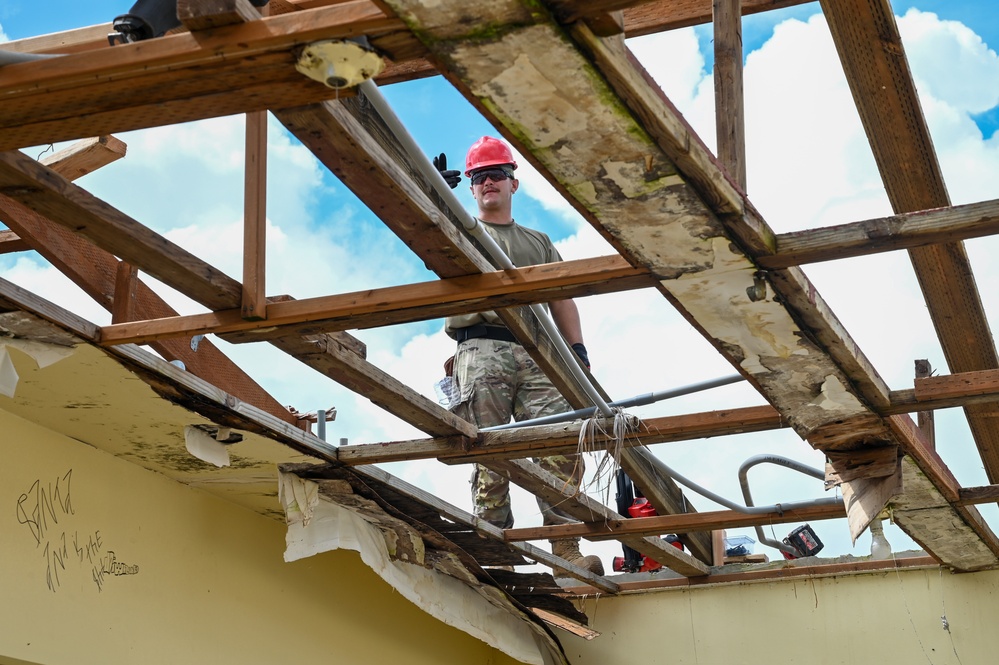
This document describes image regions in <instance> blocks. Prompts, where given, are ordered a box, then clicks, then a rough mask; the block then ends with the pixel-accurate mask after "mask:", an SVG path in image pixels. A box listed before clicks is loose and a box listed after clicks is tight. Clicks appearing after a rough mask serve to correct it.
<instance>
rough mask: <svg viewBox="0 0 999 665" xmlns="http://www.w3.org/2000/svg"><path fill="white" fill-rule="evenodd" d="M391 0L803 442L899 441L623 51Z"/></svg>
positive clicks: (809, 300)
mask: <svg viewBox="0 0 999 665" xmlns="http://www.w3.org/2000/svg"><path fill="white" fill-rule="evenodd" d="M388 3H389V4H390V5H391V6H392V7H393V8H394V9H395V10H396V12H397V13H398V14H399V16H400V17H402V18H403V19H404V20H405V21H406V22H407V24H409V25H410V26H412V27H413V28H414V32H416V34H418V35H419V36H420V38H421V40H423V41H424V43H425V44H426V45H427V47H428V48H430V49H431V51H432V52H433V55H434V56H435V58H436V59H437V61H438V62H440V63H441V65H442V66H443V67H446V68H447V70H448V71H447V73H446V74H445V75H446V76H448V78H449V79H450V80H451V81H452V82H453V83H454V84H455V85H456V87H457V88H458V89H459V90H460V91H461V92H462V93H463V94H464V95H465V96H466V98H468V99H469V100H471V101H472V102H473V103H475V104H476V105H477V106H478V107H479V108H480V109H481V110H482V111H483V112H484V113H485V114H486V115H487V116H488V117H489V118H490V119H491V120H492V121H493V122H494V123H495V124H496V125H497V126H498V127H501V128H503V131H504V133H505V135H506V136H507V137H508V138H510V139H511V140H512V141H514V142H516V143H517V144H518V146H520V147H521V148H522V152H524V153H525V154H527V155H529V158H530V159H531V160H532V162H534V163H535V165H536V166H538V167H539V168H540V169H541V171H542V172H543V173H545V174H546V175H547V176H548V177H549V178H550V179H551V180H553V181H555V182H557V183H558V184H559V187H560V189H561V190H562V191H563V192H564V193H566V194H567V195H568V197H569V198H570V199H571V200H572V202H573V203H574V205H575V206H576V207H577V209H579V210H581V211H583V212H584V214H585V215H586V216H587V218H588V219H589V220H590V221H591V223H593V224H594V226H595V227H596V228H597V229H598V230H600V231H601V232H602V233H603V234H604V235H605V237H608V238H609V240H610V241H611V242H612V243H613V244H614V245H615V247H617V248H618V249H619V251H621V252H622V253H623V254H624V255H625V256H626V258H628V259H629V261H631V262H633V263H634V264H635V265H644V266H646V267H648V268H649V270H650V271H651V272H653V274H655V275H657V276H658V277H660V279H661V287H660V288H661V290H662V291H663V293H664V294H665V295H666V296H667V297H668V298H669V299H670V300H671V301H672V302H673V303H674V304H676V305H677V306H678V307H680V309H681V312H683V313H684V315H685V316H686V317H687V319H688V320H689V321H691V323H693V324H694V325H695V326H696V327H698V329H700V330H701V331H702V333H703V334H704V335H705V336H706V338H707V339H708V340H709V341H710V342H711V343H712V344H714V345H715V347H716V348H717V349H718V350H719V351H720V352H721V353H722V354H723V355H724V356H725V357H727V358H729V359H730V360H731V361H732V362H733V363H734V364H736V365H737V366H738V367H739V368H740V370H741V371H742V372H744V373H745V374H746V375H747V376H748V377H749V378H750V380H751V381H753V383H754V384H755V385H757V386H758V387H759V388H760V389H761V390H762V392H763V393H764V394H765V395H766V397H767V399H768V401H770V402H771V404H773V405H774V406H775V407H776V408H777V409H778V411H780V412H781V414H782V415H784V417H785V418H787V419H788V421H789V422H790V424H791V426H792V427H794V429H795V430H796V431H797V432H798V433H799V434H800V435H801V436H803V437H804V438H806V439H807V440H808V441H809V443H811V444H812V445H813V446H814V447H816V448H818V449H821V450H852V449H860V448H867V447H881V446H890V445H894V443H895V438H896V436H898V435H897V434H896V433H895V432H892V431H890V428H889V427H888V425H887V424H886V423H885V421H884V420H883V419H882V418H881V417H880V415H878V413H877V412H876V411H875V410H874V409H873V408H872V406H871V404H872V403H873V404H874V406H879V405H881V404H884V405H887V404H888V390H887V386H885V385H884V382H883V381H882V380H881V379H880V377H878V376H877V374H876V372H874V370H873V368H872V367H871V365H870V363H869V362H868V361H867V359H866V358H865V357H864V356H863V354H862V353H860V351H859V350H858V349H857V346H856V344H855V343H854V342H853V341H852V340H851V339H850V338H849V335H847V334H846V332H845V330H844V329H843V327H842V325H841V324H840V323H839V322H838V321H837V320H836V319H835V317H834V316H832V313H831V311H829V309H828V307H827V306H826V305H825V303H824V302H823V301H822V300H821V298H820V297H819V296H818V294H817V293H815V289H814V287H813V286H812V285H811V284H810V283H809V282H808V280H807V279H806V278H805V276H804V274H803V273H801V271H800V270H797V269H793V268H789V269H786V270H781V271H775V272H776V273H778V274H763V273H760V272H759V271H758V268H757V266H756V264H755V262H754V259H755V258H757V257H759V256H766V255H770V254H773V253H774V249H775V242H774V236H773V233H772V231H770V229H769V227H767V225H766V223H765V222H764V220H763V219H762V218H760V216H759V214H758V213H757V212H756V211H755V210H753V209H752V206H751V205H750V204H749V203H748V202H747V201H746V200H745V197H744V195H743V194H742V193H740V192H739V191H738V188H737V187H734V186H733V185H732V183H731V182H729V181H728V180H727V178H726V177H725V174H724V172H723V171H722V170H721V169H719V168H718V165H717V163H716V162H715V160H714V158H713V157H712V156H711V154H710V153H709V152H708V151H707V150H706V149H705V148H704V146H703V144H702V143H701V142H700V141H699V140H698V139H697V137H696V135H694V134H693V132H692V130H690V128H689V126H687V124H686V123H685V122H684V120H683V119H682V117H681V116H679V114H678V113H677V112H676V110H675V109H674V108H673V107H672V106H671V105H670V104H669V103H668V101H667V100H665V98H664V97H663V96H662V93H661V91H659V90H658V89H657V88H656V87H655V86H653V85H651V84H650V81H649V80H648V79H647V78H646V77H645V76H644V74H643V72H641V71H639V70H637V69H636V66H637V63H636V62H635V61H634V58H633V57H632V56H630V54H628V53H627V51H626V49H624V48H623V47H622V46H621V45H620V44H619V43H617V42H616V41H615V40H601V39H599V38H597V37H595V36H593V35H592V33H590V32H589V31H588V29H587V28H586V27H585V25H582V24H579V23H577V24H575V25H574V26H573V27H572V29H571V31H570V35H569V36H568V37H567V36H566V34H565V32H564V31H563V30H562V29H561V28H560V27H559V26H556V25H553V24H551V23H550V22H548V19H547V17H545V16H543V15H541V14H532V13H530V12H528V11H526V10H525V9H524V8H523V7H522V6H521V5H519V4H518V3H516V2H513V1H512V0H509V1H507V2H503V1H499V2H493V3H490V4H489V5H488V6H479V5H476V6H474V7H469V6H468V5H467V4H465V3H459V2H457V0H442V1H441V2H439V3H436V4H435V6H434V7H433V9H432V10H431V9H428V8H427V7H425V6H423V5H422V4H421V3H419V2H417V0H388ZM458 17H463V19H465V20H463V21H459V20H457V19H458ZM504 22H505V25H504ZM482 23H487V24H489V25H492V26H495V27H497V28H498V26H500V25H504V29H502V30H500V29H496V30H494V32H493V33H492V34H491V36H490V37H489V38H482V37H481V34H479V33H476V37H477V38H476V39H469V37H471V35H470V34H468V29H467V26H470V25H480V24H482ZM861 382H863V384H864V385H862V386H861V390H860V391H858V390H857V388H856V387H855V386H857V385H858V384H859V383H861ZM858 393H859V394H858ZM921 463H925V460H922V461H921ZM914 466H915V465H914ZM944 503H946V502H944ZM947 508H948V509H949V510H950V513H949V514H950V515H951V516H952V517H953V518H954V521H955V522H956V523H959V524H961V525H963V527H959V528H955V529H954V530H952V532H951V535H954V536H955V537H956V538H957V539H958V540H960V541H967V544H968V545H969V547H972V546H974V547H976V548H985V549H986V550H989V551H991V549H992V548H997V547H999V543H997V541H996V539H995V535H994V534H992V533H991V532H988V531H985V530H981V529H980V528H979V526H978V525H977V524H972V523H971V522H970V521H969V518H968V516H967V514H965V513H961V512H960V511H956V510H954V509H953V508H950V507H949V506H948V507H947ZM962 510H965V509H962ZM967 510H970V508H969V509H967ZM971 521H973V520H971ZM914 524H915V522H914ZM917 528H918V527H917ZM854 535H855V536H856V535H857V532H856V531H854ZM923 535H924V536H925V540H927V541H928V540H932V538H931V536H933V535H934V534H930V533H927V534H923ZM959 551H960V548H959V547H957V548H948V550H947V557H948V565H953V566H954V567H956V568H963V567H965V566H979V565H980V560H979V559H977V558H975V557H968V558H962V557H961V556H960V554H959ZM993 559H994V560H997V561H999V558H997V557H995V555H994V554H993Z"/></svg>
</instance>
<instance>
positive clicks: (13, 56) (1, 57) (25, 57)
mask: <svg viewBox="0 0 999 665" xmlns="http://www.w3.org/2000/svg"><path fill="white" fill-rule="evenodd" d="M58 57H59V55H58V54H51V53H18V52H17V51H0V67H4V66H6V65H16V64H19V63H22V62H31V61H32V60H45V59H47V58H58Z"/></svg>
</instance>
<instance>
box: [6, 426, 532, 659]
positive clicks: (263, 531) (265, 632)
mask: <svg viewBox="0 0 999 665" xmlns="http://www.w3.org/2000/svg"><path fill="white" fill-rule="evenodd" d="M67 414H68V417H72V415H71V413H70V412H69V411H67ZM0 460H2V461H0V663H4V664H7V663H18V662H19V661H25V662H28V663H44V664H45V665H49V664H51V665H62V664H66V665H69V664H72V665H86V664H88V663H101V664H102V665H109V664H110V665H113V664H118V663H129V664H132V663H143V664H144V665H145V664H155V663H170V664H171V665H176V664H177V663H213V664H224V663H241V664H242V663H268V664H272V663H283V662H296V663H338V664H345V665H347V664H352V663H358V664H360V663H364V664H371V663H389V662H394V663H406V664H407V665H411V664H416V665H418V664H421V663H426V664H428V665H430V664H434V665H437V664H440V663H444V664H447V663H462V664H475V663H482V664H490V665H493V664H495V665H504V664H507V663H513V662H514V661H513V660H512V659H510V658H509V657H508V656H505V655H504V654H502V653H500V652H498V651H496V650H494V649H492V648H491V647H488V646H487V645H485V644H484V643H482V642H480V641H479V640H476V639H474V638H472V637H469V636H468V635H466V634H464V633H462V632H460V631H458V630H455V629H453V628H450V627H448V626H446V625H444V624H442V623H440V622H438V621H437V620H435V619H433V618H431V617H430V616H429V615H427V614H425V613H424V612H422V611H421V610H419V609H418V608H416V607H415V606H414V605H412V604H410V603H409V602H408V601H406V600H405V599H403V598H402V597H401V596H400V595H398V594H397V593H395V592H394V591H393V590H392V589H391V588H390V587H389V586H388V585H386V584H385V583H384V582H383V581H382V580H381V579H380V578H379V577H377V576H376V575H375V574H374V573H372V572H371V570H370V569H368V568H367V567H366V566H365V565H364V564H363V563H361V561H360V558H359V557H358V555H357V554H356V553H354V552H330V553H326V554H321V555H319V556H315V557H312V558H310V559H307V560H303V561H298V562H293V563H284V561H283V559H282V554H283V551H284V526H283V525H282V524H280V523H278V522H276V521H274V520H270V519H267V518H264V517H261V516H260V515H257V514H255V513H252V512H250V511H248V510H246V509H243V508H240V507H238V506H235V505H233V504H230V503H227V502H225V501H223V500H221V499H218V498H216V497H213V496H211V495H210V494H208V493H206V492H202V491H199V490H195V489H191V488H189V487H187V486H184V485H181V484H178V483H176V482H174V481H172V480H170V479H168V478H166V477H164V476H161V475H159V474H155V473H152V472H149V471H146V470H144V469H141V468H139V467H137V466H135V465H133V464H130V463H127V462H124V461H122V460H119V459H117V458H115V457H113V456H111V455H108V454H107V453H104V452H101V451H98V450H96V449H94V448H91V447H89V446H86V445H84V444H81V443H79V442H76V441H73V440H70V439H67V438H65V437H63V436H61V435H58V434H55V433H53V432H51V431H50V430H47V429H42V428H39V427H38V426H36V425H34V424H32V423H30V422H28V421H25V420H22V419H20V418H18V417H16V416H13V415H11V414H9V413H7V412H5V411H3V410H0ZM276 475H277V472H276V470H275V490H276V488H277V477H276Z"/></svg>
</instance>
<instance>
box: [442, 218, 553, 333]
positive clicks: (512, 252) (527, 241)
mask: <svg viewBox="0 0 999 665" xmlns="http://www.w3.org/2000/svg"><path fill="white" fill-rule="evenodd" d="M479 222H480V223H481V224H482V227H483V228H484V229H485V230H486V231H487V232H488V233H489V235H491V236H492V237H493V238H494V239H495V240H496V243H497V244H498V245H499V246H500V247H502V248H503V251H504V252H506V255H507V256H509V257H510V261H511V262H512V263H513V265H515V266H517V267H518V268H523V267H524V266H534V265H538V264H539V263H554V262H556V261H561V260H562V257H561V256H559V253H558V250H557V249H555V245H554V244H552V241H551V238H549V237H548V235H547V234H545V233H543V232H541V231H536V230H534V229H529V228H527V227H526V226H521V225H520V224H517V223H516V222H513V223H512V224H490V223H489V222H483V221H482V220H479ZM479 323H485V324H488V325H491V326H492V325H496V326H501V325H503V322H502V321H500V318H499V317H498V316H497V315H496V312H492V311H489V312H475V313H472V314H460V315H458V316H449V317H448V318H447V319H446V320H445V322H444V332H446V333H447V334H448V335H449V336H451V337H452V338H453V337H455V332H454V331H455V330H457V329H459V328H467V327H468V326H474V325H476V324H479Z"/></svg>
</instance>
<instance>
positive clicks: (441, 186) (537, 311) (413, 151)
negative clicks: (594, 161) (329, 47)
mask: <svg viewBox="0 0 999 665" xmlns="http://www.w3.org/2000/svg"><path fill="white" fill-rule="evenodd" d="M357 87H358V89H359V90H360V91H361V92H362V93H364V96H365V97H367V99H368V101H369V102H371V105H372V106H374V107H375V110H376V111H377V112H378V114H379V115H380V116H381V117H382V120H384V121H385V124H386V125H388V127H389V130H390V131H391V132H392V133H393V134H394V135H395V138H396V139H398V141H399V142H400V143H402V146H403V148H405V149H406V152H408V153H409V156H410V158H411V159H412V160H413V163H414V164H415V165H416V166H417V168H419V170H420V173H421V174H422V175H423V177H424V178H426V179H427V182H429V183H431V184H432V185H433V187H434V189H436V190H437V193H438V195H440V197H441V198H442V199H443V200H444V202H445V203H446V204H447V206H448V208H450V209H451V212H453V213H454V214H455V215H456V216H457V217H458V219H459V220H460V221H461V224H462V226H464V227H465V229H466V230H467V231H468V232H469V233H470V234H472V236H473V237H474V238H475V239H476V240H478V241H479V242H480V243H481V244H482V246H483V247H484V248H485V249H486V252H487V253H488V254H489V256H490V257H492V259H493V261H495V262H496V263H497V264H498V265H499V267H500V268H501V269H503V270H511V269H514V268H516V266H515V265H513V263H512V262H511V261H510V257H508V256H507V255H506V252H504V251H503V248H502V247H500V246H499V244H497V242H496V241H495V240H494V239H493V237H492V236H491V235H489V233H488V232H487V231H486V230H485V229H483V228H482V225H481V224H479V220H477V219H476V218H475V217H473V216H472V215H470V214H468V211H467V210H465V208H464V206H462V204H461V202H460V201H458V197H456V196H455V195H454V192H452V191H451V188H450V187H448V184H447V183H446V182H444V177H443V176H442V175H441V174H440V171H438V170H437V169H436V168H434V166H433V164H431V163H430V160H428V159H427V158H426V156H425V155H424V154H423V151H422V150H421V149H420V147H419V146H418V145H416V141H414V140H413V137H412V136H410V135H409V132H408V131H407V130H406V127H405V126H404V125H403V124H402V121H401V120H399V118H398V117H397V116H396V114H395V112H394V111H393V110H392V107H390V106H389V104H388V102H387V101H385V98H384V97H383V96H382V93H381V91H380V90H379V89H378V86H377V85H375V82H374V81H372V80H371V79H368V80H367V81H364V82H363V83H361V84H360V85H358V86H357ZM530 307H531V311H532V312H534V315H535V316H536V317H538V321H540V322H541V326H542V327H543V328H544V329H545V332H547V333H548V336H549V337H550V338H551V340H552V343H553V344H554V345H555V348H556V349H557V350H558V353H559V355H560V356H562V359H563V360H564V361H565V363H566V365H568V367H569V371H571V372H572V375H573V378H575V379H576V381H577V382H578V383H579V385H580V386H582V388H583V390H584V391H585V392H586V395H587V397H589V398H590V401H592V402H593V403H594V404H595V405H596V408H597V409H598V410H599V411H600V413H602V414H603V415H604V416H605V417H608V418H610V417H612V416H613V415H614V412H613V411H612V410H611V407H610V406H609V405H608V404H607V402H605V401H604V398H603V397H601V395H600V393H598V392H597V389H596V388H595V387H594V386H593V383H591V382H590V380H589V378H588V377H587V376H586V374H584V373H583V370H582V368H581V367H580V365H579V361H578V360H577V359H576V353H575V352H574V351H573V350H572V349H570V348H569V345H568V344H566V343H565V340H564V339H562V334H561V333H560V332H559V331H558V328H557V327H556V325H555V322H554V321H553V320H552V318H551V316H550V315H549V314H548V311H547V310H545V308H544V307H542V306H541V305H539V304H537V303H535V304H533V305H531V306H530Z"/></svg>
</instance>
